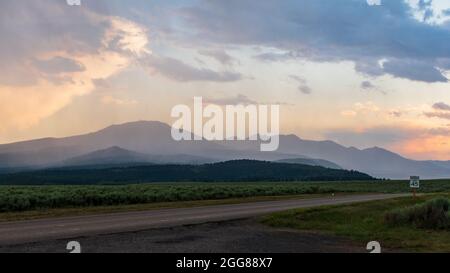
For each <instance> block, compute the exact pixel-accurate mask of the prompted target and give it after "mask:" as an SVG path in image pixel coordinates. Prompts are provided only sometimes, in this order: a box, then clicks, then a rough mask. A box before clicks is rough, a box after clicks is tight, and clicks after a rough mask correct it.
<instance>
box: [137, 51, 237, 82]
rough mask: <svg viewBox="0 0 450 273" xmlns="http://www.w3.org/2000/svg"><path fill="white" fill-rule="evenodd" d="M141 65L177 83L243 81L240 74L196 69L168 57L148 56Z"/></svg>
mask: <svg viewBox="0 0 450 273" xmlns="http://www.w3.org/2000/svg"><path fill="white" fill-rule="evenodd" d="M142 63H143V64H144V65H145V66H147V67H149V68H150V69H151V71H152V72H153V73H160V74H162V75H164V76H166V77H167V78H170V79H173V80H175V81H179V82H195V81H210V82H234V81H239V80H242V79H243V76H242V75H241V74H240V73H236V72H230V71H224V72H218V71H214V70H211V69H208V68H197V67H194V66H191V65H189V64H186V63H184V62H182V61H179V60H177V59H174V58H170V57H159V56H154V55H149V56H147V58H146V59H145V60H143V61H142Z"/></svg>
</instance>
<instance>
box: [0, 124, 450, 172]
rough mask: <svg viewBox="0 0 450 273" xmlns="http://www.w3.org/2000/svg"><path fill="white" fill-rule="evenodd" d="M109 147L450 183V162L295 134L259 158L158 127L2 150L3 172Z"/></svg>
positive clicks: (249, 150)
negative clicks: (325, 166)
mask: <svg viewBox="0 0 450 273" xmlns="http://www.w3.org/2000/svg"><path fill="white" fill-rule="evenodd" d="M110 147H120V148H122V149H125V150H129V151H139V153H142V154H149V155H160V156H172V157H176V156H177V155H188V156H192V157H200V158H207V159H208V160H211V161H212V162H217V161H226V160H237V159H251V160H263V161H277V160H286V159H295V158H314V159H321V160H326V161H330V162H333V163H334V164H337V165H338V166H340V167H342V168H343V169H348V170H358V171H361V172H364V173H368V174H370V175H372V176H375V177H378V178H392V179H407V178H409V176H410V175H420V176H421V177H423V178H448V177H450V162H447V161H418V160H411V159H407V158H405V157H403V156H401V155H399V154H396V153H393V152H391V151H389V150H386V149H383V148H379V147H372V148H368V149H358V148H355V147H344V146H342V145H340V144H338V143H336V142H334V141H330V140H326V141H313V140H304V139H302V138H300V137H298V136H296V135H294V134H288V135H280V147H279V149H278V150H277V151H276V152H261V151H260V150H259V147H260V141H249V140H246V141H239V142H238V141H181V142H177V141H175V140H173V139H172V137H171V127H170V126H169V125H168V124H165V123H162V122H159V121H136V122H128V123H124V124H114V125H111V126H108V127H105V128H103V129H101V130H99V131H95V132H90V133H87V134H81V135H76V136H70V137H64V138H42V139H36V140H28V141H22V142H16V143H10V144H2V145H0V169H5V168H23V167H30V168H34V167H39V168H46V167H52V166H55V165H58V164H61V162H64V161H65V160H69V159H71V158H76V157H80V156H83V155H86V154H89V153H92V152H95V151H100V150H103V149H108V148H110Z"/></svg>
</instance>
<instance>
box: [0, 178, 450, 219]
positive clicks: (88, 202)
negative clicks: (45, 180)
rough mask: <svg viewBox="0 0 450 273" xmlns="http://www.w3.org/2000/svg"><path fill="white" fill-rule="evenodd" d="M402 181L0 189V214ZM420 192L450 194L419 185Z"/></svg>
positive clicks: (447, 188)
mask: <svg viewBox="0 0 450 273" xmlns="http://www.w3.org/2000/svg"><path fill="white" fill-rule="evenodd" d="M409 191H410V189H409V183H408V182H407V181H365V182H364V181H363V182H277V183H275V182H258V183H243V182H242V183H158V184H155V183H152V184H135V185H120V186H119V185H117V186H106V185H105V186H100V185H99V186H96V185H94V186H0V212H19V211H29V210H40V209H53V208H77V207H96V206H115V205H133V204H149V203H158V202H179V201H196V200H220V199H229V198H244V197H255V196H287V195H301V194H325V193H369V192H378V193H402V192H409ZM420 191H421V192H424V193H426V192H450V182H449V181H445V180H436V181H424V182H423V183H422V188H421V190H420Z"/></svg>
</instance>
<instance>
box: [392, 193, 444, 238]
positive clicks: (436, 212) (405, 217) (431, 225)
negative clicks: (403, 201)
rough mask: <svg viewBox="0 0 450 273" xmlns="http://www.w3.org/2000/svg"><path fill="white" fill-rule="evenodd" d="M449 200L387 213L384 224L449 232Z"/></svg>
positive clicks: (434, 201)
mask: <svg viewBox="0 0 450 273" xmlns="http://www.w3.org/2000/svg"><path fill="white" fill-rule="evenodd" d="M449 208H450V199H447V198H436V199H432V200H428V201H427V202H425V203H421V204H417V205H415V206H412V207H409V208H401V209H396V210H393V211H390V212H387V213H386V214H385V216H384V219H385V222H386V223H387V224H388V225H391V226H410V225H413V226H415V227H419V228H427V229H447V230H448V231H450V211H449Z"/></svg>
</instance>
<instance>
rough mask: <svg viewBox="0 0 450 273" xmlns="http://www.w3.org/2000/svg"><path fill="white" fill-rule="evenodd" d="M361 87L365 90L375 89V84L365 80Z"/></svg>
mask: <svg viewBox="0 0 450 273" xmlns="http://www.w3.org/2000/svg"><path fill="white" fill-rule="evenodd" d="M361 88H362V89H364V90H368V89H374V88H375V85H373V84H372V83H371V82H369V81H363V82H362V83H361Z"/></svg>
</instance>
